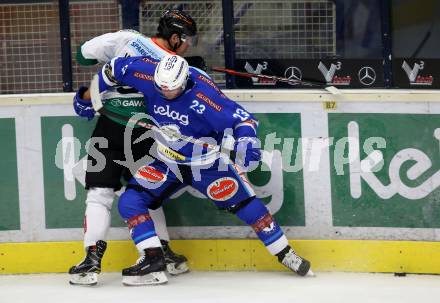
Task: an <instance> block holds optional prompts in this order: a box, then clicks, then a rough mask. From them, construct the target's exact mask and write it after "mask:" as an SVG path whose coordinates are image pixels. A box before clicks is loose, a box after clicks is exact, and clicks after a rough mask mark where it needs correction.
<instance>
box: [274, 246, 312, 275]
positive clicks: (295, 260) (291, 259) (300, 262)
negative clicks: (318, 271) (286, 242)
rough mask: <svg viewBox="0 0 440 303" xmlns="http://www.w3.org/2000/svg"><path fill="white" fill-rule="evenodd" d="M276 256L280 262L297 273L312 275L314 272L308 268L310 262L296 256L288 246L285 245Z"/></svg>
mask: <svg viewBox="0 0 440 303" xmlns="http://www.w3.org/2000/svg"><path fill="white" fill-rule="evenodd" d="M277 257H278V261H279V262H280V263H281V264H283V265H284V266H286V267H287V268H289V269H290V270H292V271H294V272H296V273H297V274H298V275H300V276H305V275H308V276H314V273H313V272H312V270H311V269H310V262H309V261H307V260H306V259H303V258H301V257H300V256H298V255H297V254H296V253H295V251H294V250H293V249H292V248H291V247H290V246H287V247H286V248H284V249H283V250H282V251H281V252H280V253H278V254H277Z"/></svg>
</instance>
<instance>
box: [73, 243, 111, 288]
mask: <svg viewBox="0 0 440 303" xmlns="http://www.w3.org/2000/svg"><path fill="white" fill-rule="evenodd" d="M106 248H107V243H106V242H105V241H102V240H99V241H97V242H96V245H94V246H89V247H87V249H86V252H87V254H86V257H85V258H84V260H83V261H81V262H80V263H79V264H78V265H75V266H72V267H71V268H70V269H69V274H70V281H69V283H70V284H72V285H96V284H97V283H98V274H99V273H100V272H101V259H102V256H103V255H104V252H105V249H106Z"/></svg>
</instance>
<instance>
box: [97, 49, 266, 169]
mask: <svg viewBox="0 0 440 303" xmlns="http://www.w3.org/2000/svg"><path fill="white" fill-rule="evenodd" d="M158 63H159V61H157V60H155V59H153V58H150V57H129V58H114V59H113V60H112V61H110V62H109V63H107V66H104V68H103V72H101V73H100V75H99V76H100V90H101V91H102V90H104V89H106V88H107V87H109V86H112V85H117V84H123V85H128V86H130V87H134V88H136V89H137V90H138V91H140V92H142V93H143V94H144V97H145V98H146V100H147V101H148V102H146V104H147V105H146V107H147V108H146V113H147V114H148V115H150V116H151V117H152V118H153V119H154V120H155V122H156V124H157V126H158V127H159V128H161V129H166V130H167V131H168V132H169V131H171V132H174V133H176V134H177V135H176V136H175V137H174V136H173V137H169V136H161V139H160V140H157V141H158V144H159V148H158V152H159V155H160V156H161V157H162V158H163V160H173V161H177V162H180V163H183V164H196V163H199V162H200V161H202V162H204V163H206V162H211V161H214V160H215V159H216V158H218V150H212V149H211V150H210V149H209V148H206V147H201V146H200V145H199V144H194V143H190V142H187V141H184V140H176V139H175V138H176V137H178V136H179V135H184V136H188V137H192V138H195V139H200V140H201V141H205V142H208V143H210V144H214V145H220V144H221V142H222V139H223V137H224V135H225V133H229V134H231V135H232V136H233V137H234V138H235V139H236V140H238V139H239V138H240V137H256V132H257V125H258V122H257V119H255V117H253V116H252V115H251V114H250V113H248V112H247V111H246V110H245V109H244V108H243V107H241V106H240V105H239V104H237V103H236V102H234V101H232V100H230V99H229V98H228V97H226V96H225V95H224V94H223V93H222V91H221V90H220V89H219V88H218V87H217V85H216V84H215V83H214V82H213V81H212V80H211V79H209V78H208V77H207V76H206V74H203V73H202V72H201V71H199V70H197V69H195V68H193V67H190V77H189V80H188V84H187V87H186V89H185V91H184V92H183V93H182V95H180V96H179V97H177V98H175V99H173V100H167V99H164V98H163V97H162V96H161V95H160V93H159V92H158V91H157V90H156V88H155V85H154V71H155V68H156V66H157V64H158ZM164 141H165V142H164Z"/></svg>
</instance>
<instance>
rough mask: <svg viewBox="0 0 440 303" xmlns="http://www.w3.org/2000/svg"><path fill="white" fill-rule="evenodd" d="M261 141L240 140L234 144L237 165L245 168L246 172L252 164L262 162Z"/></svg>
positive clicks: (246, 138)
mask: <svg viewBox="0 0 440 303" xmlns="http://www.w3.org/2000/svg"><path fill="white" fill-rule="evenodd" d="M259 146H260V141H259V140H258V139H257V138H255V137H241V138H238V139H237V141H236V142H235V144H234V152H235V163H236V164H238V165H239V166H240V167H242V168H243V170H244V171H247V170H249V168H250V167H249V166H250V164H251V162H259V161H260V160H261V150H260V147H259Z"/></svg>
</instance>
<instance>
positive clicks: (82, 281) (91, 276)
mask: <svg viewBox="0 0 440 303" xmlns="http://www.w3.org/2000/svg"><path fill="white" fill-rule="evenodd" d="M69 283H70V285H86V286H93V285H96V284H97V283H98V274H97V273H96V272H89V273H81V274H71V275H70V280H69Z"/></svg>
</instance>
